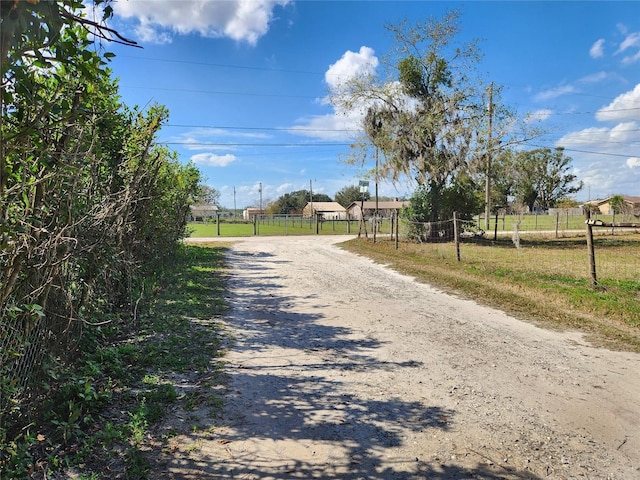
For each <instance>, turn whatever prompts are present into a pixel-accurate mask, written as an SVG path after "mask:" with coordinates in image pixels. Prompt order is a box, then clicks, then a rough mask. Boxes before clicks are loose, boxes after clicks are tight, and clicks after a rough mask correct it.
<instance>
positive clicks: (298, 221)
mask: <svg viewBox="0 0 640 480" xmlns="http://www.w3.org/2000/svg"><path fill="white" fill-rule="evenodd" d="M594 218H595V217H594ZM598 218H600V219H601V220H604V221H611V220H612V218H611V217H610V216H600V217H598ZM616 220H617V221H621V220H622V219H621V218H617V219H616ZM584 221H585V218H584V216H582V215H563V214H560V215H558V216H556V215H504V216H499V217H498V222H497V223H498V228H497V231H498V232H502V233H504V232H508V233H509V234H511V232H513V230H514V228H515V226H516V225H518V229H519V231H520V232H555V231H556V230H557V231H558V232H559V233H563V232H567V231H571V232H576V231H584V229H585V223H584ZM475 222H476V223H477V224H478V226H479V228H481V229H484V219H483V218H480V219H476V220H475ZM495 227H496V219H495V217H491V218H490V221H489V230H488V231H487V232H486V235H485V236H486V237H490V236H491V235H492V234H493V232H494V231H495ZM254 228H255V230H254ZM358 228H359V222H358V221H357V220H351V221H350V222H346V221H337V220H336V221H334V220H327V221H324V222H322V223H320V225H319V227H318V229H319V231H318V233H319V234H320V235H347V234H357V233H358ZM400 228H401V230H400V235H401V236H403V222H402V221H401V223H400ZM188 232H189V236H191V237H216V236H221V237H249V236H252V235H315V234H316V225H315V223H314V222H313V221H310V220H309V219H308V218H302V217H300V216H289V217H285V216H274V217H271V216H269V217H265V218H262V219H260V220H259V221H258V222H257V224H256V225H255V227H254V224H253V223H232V222H225V221H222V222H221V223H220V227H219V228H218V225H217V224H216V223H215V222H205V223H202V222H193V223H190V224H189V225H188ZM367 233H368V234H369V235H371V234H372V225H371V223H370V222H367ZM378 233H380V234H381V235H385V234H387V235H388V234H390V233H391V222H390V220H389V219H383V220H382V222H381V225H380V229H379V231H378Z"/></svg>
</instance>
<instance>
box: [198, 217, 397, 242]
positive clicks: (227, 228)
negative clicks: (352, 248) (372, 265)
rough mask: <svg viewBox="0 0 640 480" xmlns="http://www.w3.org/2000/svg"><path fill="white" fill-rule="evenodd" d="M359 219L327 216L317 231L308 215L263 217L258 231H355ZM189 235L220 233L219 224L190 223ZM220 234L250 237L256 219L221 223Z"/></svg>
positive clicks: (385, 227)
mask: <svg viewBox="0 0 640 480" xmlns="http://www.w3.org/2000/svg"><path fill="white" fill-rule="evenodd" d="M358 227H359V222H358V221H357V220H352V221H350V222H349V223H347V222H346V221H339V220H336V221H333V220H326V221H324V222H322V223H320V225H319V226H318V232H316V225H315V223H313V222H310V221H309V219H301V218H300V217H295V218H288V219H286V220H285V218H284V217H275V218H271V217H269V218H265V219H261V220H260V221H259V222H258V223H257V225H256V227H255V235H266V236H269V235H273V236H275V235H316V233H317V234H320V235H348V234H353V235H356V234H357V233H358ZM390 229H391V226H390V222H389V221H388V220H383V221H382V224H381V226H380V230H379V232H380V234H381V235H385V234H386V235H389V234H390ZM187 231H188V232H189V236H191V237H194V238H198V237H200V238H202V237H217V236H218V225H217V224H216V223H215V222H214V223H199V222H198V223H196V222H193V223H189V225H188V226H187ZM219 231H220V235H219V236H221V237H249V236H252V235H254V225H253V223H225V222H221V223H220V230H219ZM367 232H368V234H369V235H371V234H372V232H371V225H370V224H367Z"/></svg>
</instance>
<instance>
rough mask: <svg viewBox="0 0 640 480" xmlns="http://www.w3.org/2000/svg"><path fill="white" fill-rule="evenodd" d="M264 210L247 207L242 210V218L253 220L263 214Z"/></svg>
mask: <svg viewBox="0 0 640 480" xmlns="http://www.w3.org/2000/svg"><path fill="white" fill-rule="evenodd" d="M264 213H265V210H264V208H263V209H260V208H254V207H248V208H245V209H244V211H243V212H242V218H244V219H245V220H253V219H254V218H256V217H258V216H260V215H264Z"/></svg>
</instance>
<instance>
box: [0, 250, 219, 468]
mask: <svg viewBox="0 0 640 480" xmlns="http://www.w3.org/2000/svg"><path fill="white" fill-rule="evenodd" d="M223 251H224V246H222V245H217V246H215V247H212V248H204V247H200V246H184V247H183V248H182V250H181V251H180V254H179V255H178V256H177V257H175V258H174V259H173V263H172V265H171V270H170V271H167V272H165V273H164V274H163V275H161V276H160V277H159V279H158V283H157V284H156V285H154V286H153V287H152V291H151V292H150V294H149V295H148V296H147V297H146V301H147V302H148V304H147V305H146V306H145V308H141V309H140V312H139V316H138V318H137V319H136V323H135V325H128V326H127V325H120V328H115V327H114V326H113V325H108V328H109V329H110V331H111V333H112V334H111V335H110V336H107V337H103V338H102V340H100V341H94V342H93V343H92V342H89V343H91V348H86V349H85V350H84V355H83V356H81V357H80V358H78V359H77V361H76V363H75V364H74V367H75V368H69V369H68V370H67V371H65V372H63V373H62V374H56V377H55V378H50V379H47V381H46V383H45V384H44V385H43V387H42V391H43V392H44V398H43V403H42V405H41V406H42V408H41V411H40V415H39V416H37V417H36V418H35V419H34V422H33V423H32V424H31V425H29V426H28V427H27V428H26V429H25V430H24V433H23V434H22V435H20V436H19V437H16V438H15V441H13V442H6V443H3V442H4V441H5V440H4V439H3V438H0V447H1V448H0V479H3V478H7V479H8V478H27V476H26V473H27V472H28V470H29V469H31V468H34V466H37V468H38V471H42V472H48V473H47V474H48V475H49V476H51V477H52V478H53V476H56V477H57V476H59V475H60V476H62V477H64V478H67V474H68V475H69V478H92V479H95V480H101V479H110V478H114V477H118V478H130V479H136V480H144V479H146V478H148V476H149V474H150V472H151V471H152V466H153V458H152V457H150V456H149V453H148V452H151V453H152V454H153V453H154V452H155V454H156V455H157V454H158V450H159V449H161V448H163V446H164V445H165V444H166V442H167V441H168V437H167V436H166V435H164V434H161V433H155V432H156V429H157V428H158V425H159V424H160V423H161V422H162V421H163V419H164V418H165V415H166V412H167V411H168V410H169V409H171V410H175V409H182V410H183V411H186V410H189V409H190V408H193V396H194V395H195V394H191V396H187V395H181V394H180V391H179V388H178V386H177V385H176V384H175V382H176V379H185V380H186V379H188V382H189V384H198V383H199V384H202V385H203V388H202V391H201V392H200V393H198V394H197V396H198V398H199V402H201V403H202V404H204V405H215V406H216V407H217V408H218V409H219V408H221V404H220V396H219V393H220V387H222V386H223V385H224V381H225V380H224V375H223V374H222V368H223V363H222V359H221V356H222V353H223V348H224V347H223V342H224V341H226V338H225V333H224V330H223V329H222V327H221V324H220V322H219V318H221V316H222V315H223V314H224V312H225V311H226V305H225V303H224V301H223V298H224V291H225V288H226V285H225V265H224V257H223ZM141 307H142V306H141ZM88 334H89V332H88ZM179 433H184V432H175V434H179ZM7 447H10V448H7ZM71 472H72V473H71Z"/></svg>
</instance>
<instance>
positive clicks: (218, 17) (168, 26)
mask: <svg viewBox="0 0 640 480" xmlns="http://www.w3.org/2000/svg"><path fill="white" fill-rule="evenodd" d="M288 3H290V0H226V1H218V2H212V1H209V0H181V1H179V2H176V1H175V0H153V1H151V0H135V1H134V0H130V1H119V2H114V3H113V9H114V14H115V15H117V16H118V17H120V18H123V19H128V20H133V21H135V22H137V26H136V34H137V35H138V38H139V39H140V40H141V41H143V42H155V43H166V42H169V41H170V40H171V35H172V34H180V35H187V34H191V33H197V34H199V35H202V36H203V37H211V38H219V37H226V38H231V39H233V40H236V41H241V42H247V43H249V44H251V45H255V43H256V42H257V41H258V39H259V38H260V37H262V36H263V35H265V34H266V33H267V32H268V30H269V25H270V23H271V22H272V21H273V19H274V10H275V9H276V7H278V6H285V5H287V4H288Z"/></svg>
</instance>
